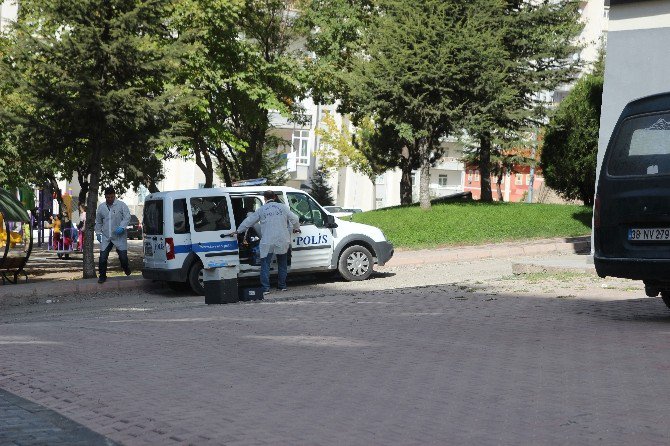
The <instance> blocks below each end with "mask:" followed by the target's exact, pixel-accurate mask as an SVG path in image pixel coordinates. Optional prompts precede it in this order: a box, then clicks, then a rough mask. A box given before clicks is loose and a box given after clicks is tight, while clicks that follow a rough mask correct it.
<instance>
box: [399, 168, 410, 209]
mask: <svg viewBox="0 0 670 446" xmlns="http://www.w3.org/2000/svg"><path fill="white" fill-rule="evenodd" d="M401 169H402V175H401V177H400V204H403V205H407V204H412V167H411V166H410V165H409V164H406V163H403V165H402V166H401Z"/></svg>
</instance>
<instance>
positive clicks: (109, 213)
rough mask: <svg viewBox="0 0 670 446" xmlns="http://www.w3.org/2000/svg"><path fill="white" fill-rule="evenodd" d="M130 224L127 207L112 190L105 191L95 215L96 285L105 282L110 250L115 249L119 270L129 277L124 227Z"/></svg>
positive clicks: (126, 240)
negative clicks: (98, 247) (119, 263)
mask: <svg viewBox="0 0 670 446" xmlns="http://www.w3.org/2000/svg"><path fill="white" fill-rule="evenodd" d="M128 223H130V210H129V209H128V206H126V204H125V203H124V202H123V201H121V200H117V199H116V192H115V191H114V188H112V187H108V188H106V189H105V202H104V203H101V204H100V206H98V211H97V212H96V214H95V235H96V238H97V239H98V241H99V242H100V258H99V259H98V275H99V277H98V283H104V282H105V280H107V259H108V258H109V253H110V251H111V250H112V248H116V252H117V254H118V255H119V261H120V262H121V268H123V272H125V273H126V276H129V275H130V264H129V262H128V236H127V234H126V226H128Z"/></svg>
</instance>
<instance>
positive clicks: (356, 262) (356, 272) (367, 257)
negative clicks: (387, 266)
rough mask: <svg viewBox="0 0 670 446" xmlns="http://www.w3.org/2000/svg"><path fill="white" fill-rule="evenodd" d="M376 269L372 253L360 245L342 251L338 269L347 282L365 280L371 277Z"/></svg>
mask: <svg viewBox="0 0 670 446" xmlns="http://www.w3.org/2000/svg"><path fill="white" fill-rule="evenodd" d="M373 267H374V260H373V258H372V254H370V251H369V250H368V249H367V248H366V247H364V246H360V245H352V246H349V247H348V248H347V249H345V250H344V251H342V254H340V260H339V261H338V262H337V269H338V271H339V272H340V275H341V276H342V277H344V279H345V280H348V281H350V282H352V281H355V280H365V279H367V278H368V277H370V274H372V271H373Z"/></svg>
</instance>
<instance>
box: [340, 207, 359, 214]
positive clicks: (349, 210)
mask: <svg viewBox="0 0 670 446" xmlns="http://www.w3.org/2000/svg"><path fill="white" fill-rule="evenodd" d="M342 210H343V211H344V212H351V213H352V214H358V213H359V212H363V209H358V208H342Z"/></svg>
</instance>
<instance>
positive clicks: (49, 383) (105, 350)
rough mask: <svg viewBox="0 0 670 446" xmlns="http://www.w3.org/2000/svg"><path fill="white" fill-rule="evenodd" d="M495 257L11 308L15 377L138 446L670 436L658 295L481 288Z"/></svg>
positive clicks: (8, 344) (67, 411)
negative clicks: (198, 294) (47, 309)
mask: <svg viewBox="0 0 670 446" xmlns="http://www.w3.org/2000/svg"><path fill="white" fill-rule="evenodd" d="M484 266H485V267H486V268H493V267H494V266H495V263H494V262H489V263H486V262H484V263H478V264H476V265H474V266H473V265H467V266H463V267H460V266H458V265H444V267H443V270H442V271H441V275H442V276H443V277H444V279H443V280H445V281H447V280H453V279H450V277H453V274H454V271H456V270H458V268H461V271H462V274H461V276H460V277H461V279H459V280H460V282H459V281H456V282H455V283H442V284H440V283H438V281H437V280H436V279H435V280H434V279H433V273H435V272H437V273H440V271H439V270H437V269H435V268H437V267H430V268H428V267H426V268H424V267H421V268H409V267H406V268H404V269H396V270H389V271H390V272H391V273H392V274H395V275H396V276H395V277H393V278H392V280H395V283H404V284H405V286H397V287H396V288H394V289H380V287H384V286H385V285H384V283H385V282H384V281H379V280H372V281H366V282H365V283H360V284H346V289H344V286H343V288H338V287H335V286H331V285H330V284H324V285H323V286H321V285H319V286H316V287H307V288H305V289H304V290H302V289H301V288H300V287H297V288H296V289H295V290H291V291H289V294H288V298H287V300H285V301H274V302H259V303H252V304H235V305H223V306H206V305H204V304H203V303H202V302H198V301H194V300H192V299H191V298H184V299H183V300H182V301H178V300H175V299H172V298H167V297H161V298H158V297H155V296H153V297H152V296H148V295H146V294H142V293H136V294H132V295H130V296H126V297H123V296H120V297H119V299H121V300H115V299H113V298H109V299H107V300H104V301H95V302H91V303H90V306H87V303H82V304H81V305H80V306H79V307H77V308H74V307H73V308H69V307H62V308H63V309H62V310H60V308H61V307H51V308H53V312H52V313H42V312H39V311H36V312H34V313H25V314H23V315H22V316H17V315H4V316H3V315H0V388H3V389H6V390H8V391H10V392H12V393H14V394H18V395H20V396H22V397H24V398H28V399H30V400H33V401H37V402H39V403H40V404H43V405H45V406H47V407H49V408H54V407H61V409H59V410H60V411H62V412H61V413H62V414H63V415H64V416H66V417H68V418H70V419H72V420H74V421H76V422H78V423H81V424H83V425H85V426H87V427H88V428H91V429H93V430H95V431H96V432H99V433H101V434H104V435H106V436H108V437H109V438H111V439H112V440H114V441H117V442H119V443H121V444H127V445H145V444H161V445H171V444H189V443H191V444H207V442H209V444H226V445H248V444H249V445H259V444H291V445H330V444H348V445H377V444H379V445H392V444H402V445H407V444H455V445H460V444H477V445H479V444H481V445H489V444H490V445H494V444H495V445H518V444H534V445H558V444H595V443H599V444H607V445H630V444H635V445H645V444H667V443H669V442H670V428H668V427H667V426H666V423H664V421H665V420H666V419H667V417H668V416H669V415H670V407H669V406H668V405H667V401H666V395H668V394H669V392H670V383H668V382H667V380H665V379H664V378H665V373H666V372H667V370H669V369H670V351H668V349H667V337H668V333H669V332H670V331H669V330H668V328H667V327H668V324H670V312H669V311H668V310H667V309H666V308H665V307H664V305H663V304H662V303H661V302H660V301H659V300H657V299H646V298H636V297H639V296H641V295H642V293H641V292H640V290H639V289H636V290H633V291H625V290H622V289H608V288H602V287H601V286H600V283H599V282H589V284H587V285H588V286H586V285H585V288H584V289H582V288H581V286H582V284H581V283H578V282H579V281H578V280H576V279H574V280H570V281H568V282H565V283H553V282H547V283H544V282H543V283H536V284H531V283H529V282H524V281H523V280H520V279H515V280H512V281H510V280H507V279H504V277H499V278H498V279H496V280H490V281H489V280H488V279H486V280H487V283H481V284H477V281H478V280H477V278H478V277H481V275H480V274H479V271H480V269H482V268H483V267H484ZM507 271H510V272H511V268H510V269H509V270H507ZM414 276H416V277H414ZM468 277H469V279H468V280H466V279H465V278H468ZM433 280H434V281H433ZM588 280H592V281H593V280H600V279H594V278H592V277H591V278H589V279H588ZM418 281H423V283H426V284H428V283H429V285H428V286H420V287H419V286H414V285H413V284H414V283H416V282H418ZM430 281H432V282H430ZM389 282H391V280H389ZM380 284H381V285H380ZM373 287H377V289H373ZM544 287H547V289H546V290H545V289H544ZM526 288H528V290H526V291H522V289H526ZM566 296H578V297H569V298H568V297H566ZM122 297H123V299H122ZM558 297H560V298H558ZM129 298H132V299H133V302H135V303H132V304H131V303H129V300H128V299H129ZM296 298H298V299H299V300H290V299H296ZM115 305H116V306H117V307H133V308H140V307H141V308H142V309H143V310H145V309H146V311H124V312H119V311H112V310H114V308H112V307H114V306H115ZM202 437H207V438H209V439H211V440H207V439H205V438H202ZM200 440H202V441H200Z"/></svg>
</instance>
